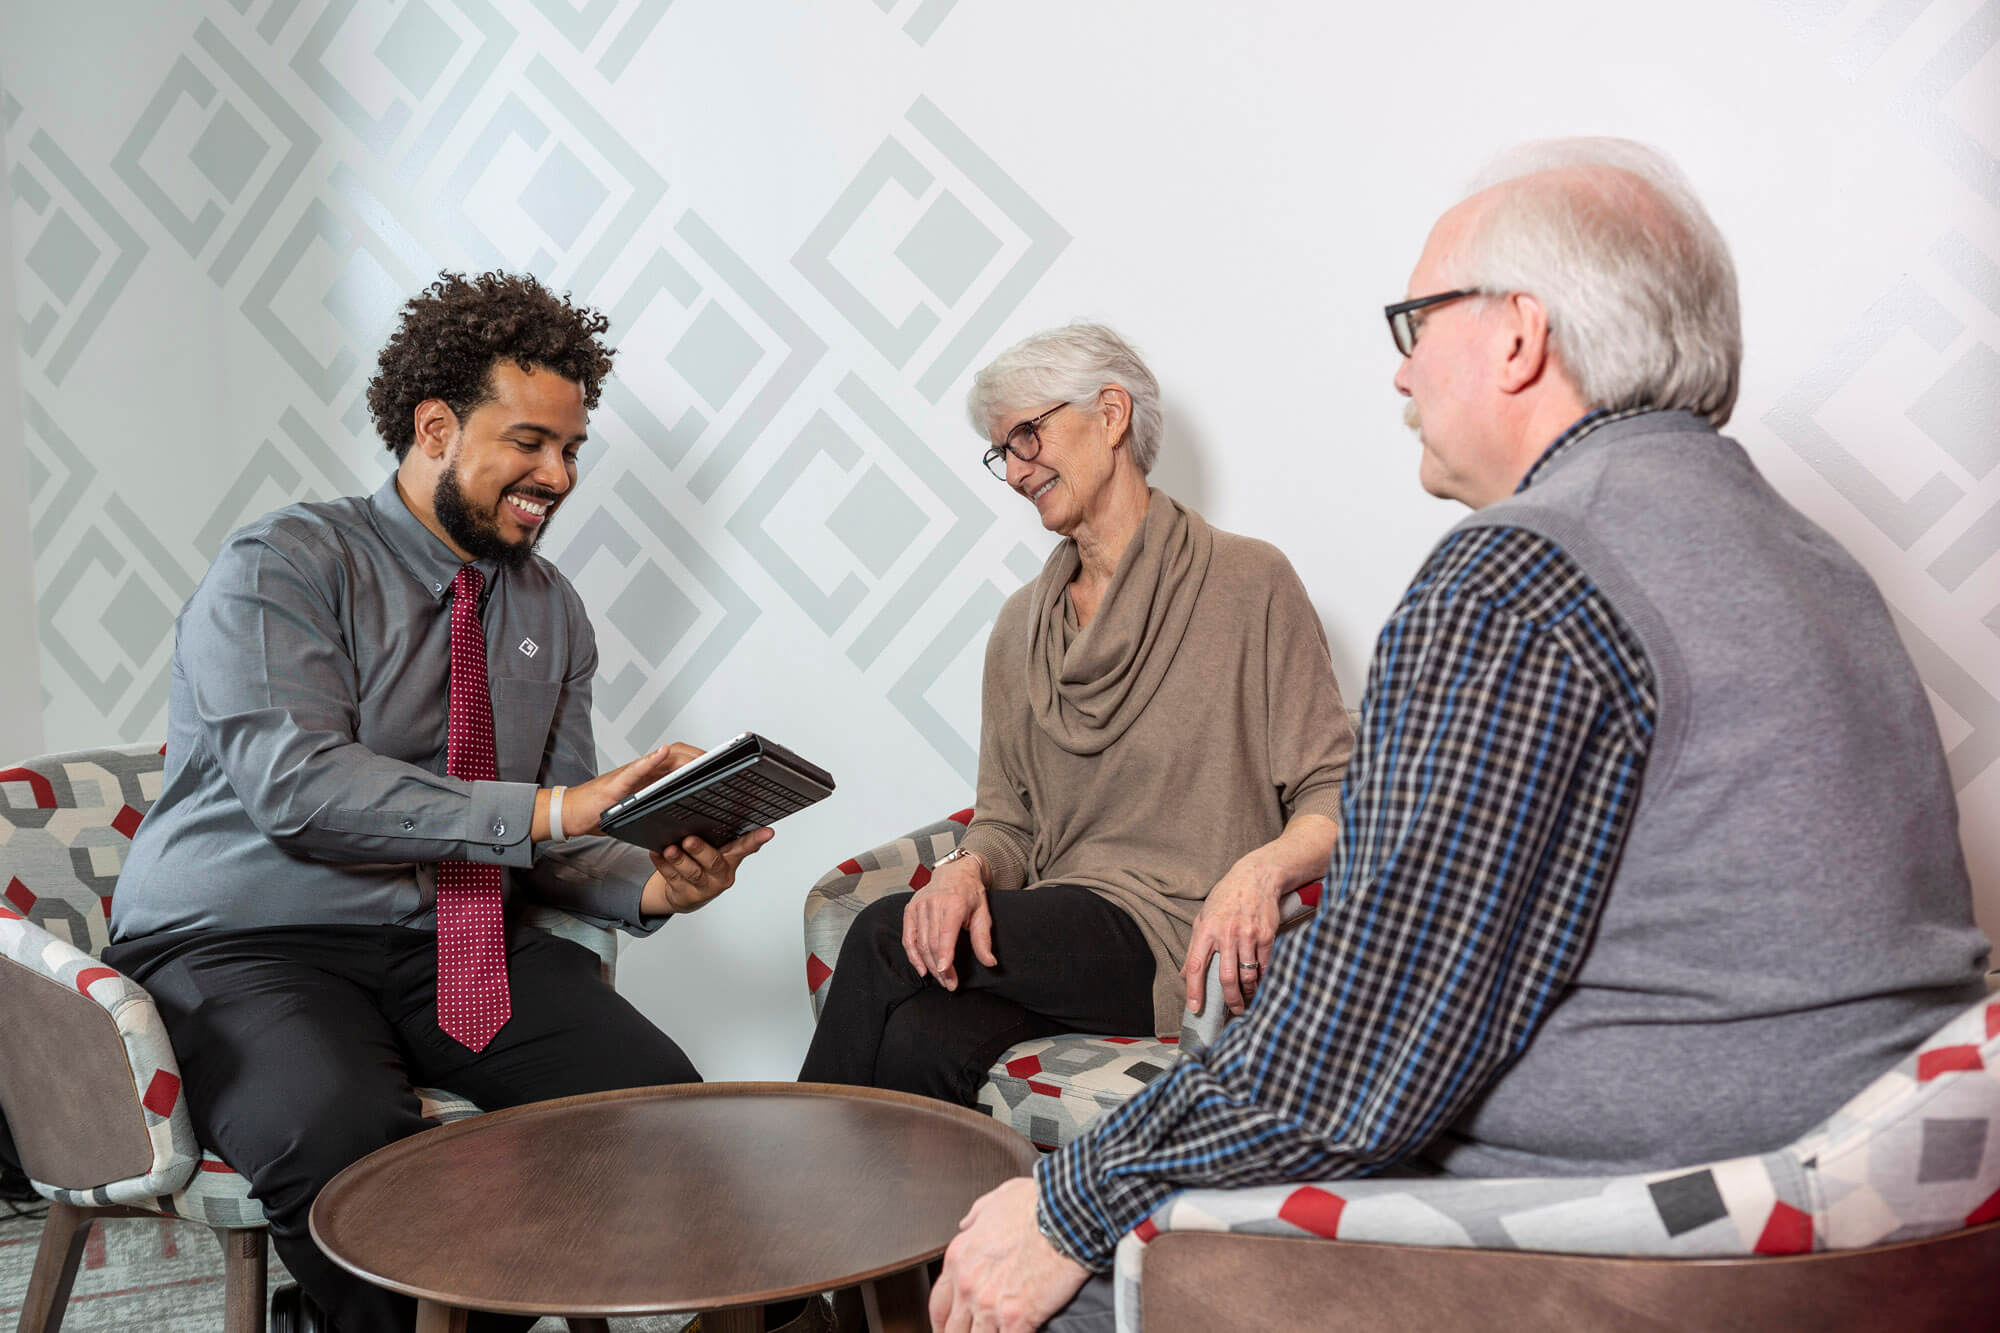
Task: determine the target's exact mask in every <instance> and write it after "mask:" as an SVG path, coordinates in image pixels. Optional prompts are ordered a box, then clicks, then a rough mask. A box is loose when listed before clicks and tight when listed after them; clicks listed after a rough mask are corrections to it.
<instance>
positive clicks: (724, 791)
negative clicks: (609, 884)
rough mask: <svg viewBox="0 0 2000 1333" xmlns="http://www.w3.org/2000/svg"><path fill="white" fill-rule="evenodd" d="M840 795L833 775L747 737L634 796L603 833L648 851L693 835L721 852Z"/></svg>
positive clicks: (607, 817) (611, 813)
mask: <svg viewBox="0 0 2000 1333" xmlns="http://www.w3.org/2000/svg"><path fill="white" fill-rule="evenodd" d="M832 792H833V775H832V774H831V773H829V772H827V771H826V770H825V769H823V768H821V767H820V766H819V765H817V764H811V763H807V762H806V761H805V760H803V759H801V758H799V757H798V756H797V755H795V754H793V753H792V752H791V751H790V750H787V749H786V748H785V747H784V746H782V745H779V744H778V743H777V742H776V741H768V740H765V739H764V738H763V737H762V736H759V735H758V734H757V733H756V732H754V731H746V732H744V733H743V734H742V735H740V736H737V737H735V738H734V739H732V740H729V741H727V742H725V743H723V744H721V745H718V746H716V747H715V748H714V749H713V750H710V751H709V752H708V753H707V754H704V755H703V756H702V757H701V758H699V759H695V760H692V761H690V762H688V763H685V764H682V765H681V766H680V767H679V768H677V769H675V770H674V771H673V772H671V773H669V774H667V775H666V776H665V777H663V778H660V779H659V780H657V781H656V782H654V783H652V784H651V785H650V786H646V787H642V788H640V789H639V790H638V791H635V792H633V793H632V794H631V795H630V796H627V797H626V798H625V799H624V800H622V801H620V802H618V803H617V804H616V805H614V806H612V807H611V808H610V809H609V810H606V811H605V812H604V817H603V818H602V819H601V820H599V821H598V827H599V828H601V829H602V830H603V831H604V832H606V833H608V834H610V835H611V836H612V837H614V838H622V839H624V840H625V841H626V842H629V843H632V844H634V845H636V846H639V847H644V848H646V849H647V850H648V851H659V850H660V849H661V848H663V847H665V846H667V845H668V844H670V843H678V842H679V841H680V840H681V839H682V838H685V837H687V836H688V835H689V834H693V835H694V836H695V837H697V838H700V839H701V840H702V841H703V842H706V843H707V844H708V845H709V846H711V847H720V846H722V845H723V844H724V843H728V842H733V841H734V840H735V839H737V838H740V837H742V836H743V835H744V834H746V833H748V832H749V831H750V830H752V829H756V828H763V827H764V826H765V825H767V824H775V823H777V822H778V821H779V820H781V819H783V818H784V817H785V816H786V815H789V814H792V813H794V812H796V811H799V810H803V809H805V808H806V807H807V806H809V805H811V804H812V803H813V802H815V801H819V800H824V799H825V798H826V797H827V796H829V795H831V794H832Z"/></svg>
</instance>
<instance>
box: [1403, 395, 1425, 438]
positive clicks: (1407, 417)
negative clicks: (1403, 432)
mask: <svg viewBox="0 0 2000 1333" xmlns="http://www.w3.org/2000/svg"><path fill="white" fill-rule="evenodd" d="M1403 424H1404V425H1405V426H1408V427H1409V428H1410V429H1411V430H1415V431H1421V430H1422V429H1423V428H1424V421H1423V417H1422V415H1421V414H1420V413H1418V411H1417V400H1416V399H1414V398H1405V399H1404V400H1403Z"/></svg>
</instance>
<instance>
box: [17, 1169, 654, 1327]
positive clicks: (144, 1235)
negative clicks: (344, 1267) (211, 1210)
mask: <svg viewBox="0 0 2000 1333" xmlns="http://www.w3.org/2000/svg"><path fill="white" fill-rule="evenodd" d="M37 1211H39V1210H37ZM41 1232H42V1224H41V1221H40V1219H39V1217H36V1218H32V1219H31V1218H26V1217H16V1216H12V1215H10V1213H9V1212H8V1208H7V1205H6V1204H5V1203H4V1202H0V1329H7V1328H12V1327H13V1326H14V1324H15V1322H16V1321H17V1320H18V1319H19V1318H20V1315H21V1300H22V1297H23V1296H25V1295H26V1293H27V1290H28V1274H29V1272H30V1270H32V1269H33V1268H34V1265H35V1247H36V1244H37V1243H38V1242H39V1241H40V1239H41ZM290 1280H291V1279H290V1278H288V1277H287V1276H286V1275H285V1270H284V1266H283V1265H281V1264H280V1263H279V1262H278V1261H277V1257H276V1256H275V1255H274V1256H272V1259H271V1285H272V1286H273V1287H276V1286H278V1285H279V1284H280V1283H283V1282H288V1281H290ZM686 1323H687V1320H686V1318H685V1317H683V1316H678V1315H657V1316H653V1317H651V1318H646V1319H614V1320H612V1321H611V1327H612V1329H613V1330H614V1331H615V1333H674V1331H675V1330H678V1329H680V1328H681V1327H682V1326H683V1325H684V1324H686ZM221 1327H222V1250H221V1248H220V1247H219V1246H218V1245H217V1244H216V1243H215V1240H214V1237H213V1233H212V1232H210V1231H209V1230H208V1228H206V1227H201V1226H196V1225H194V1224H193V1223H189V1222H175V1221H170V1220H167V1219H165V1218H161V1219H159V1220H157V1221H156V1220H154V1219H151V1218H126V1219H120V1220H117V1221H111V1222H100V1223H98V1224H97V1225H96V1226H94V1227H92V1228H91V1229H90V1240H89V1241H88V1242H87V1243H86V1245H85V1246H84V1251H83V1263H82V1264H81V1266H79V1268H78V1269H77V1274H76V1286H75V1287H74V1288H73V1289H72V1290H71V1292H70V1298H69V1307H68V1311H67V1313H66V1314H65V1316H64V1318H63V1333H113V1331H114V1330H115V1331H116V1333H126V1331H127V1330H132V1329H145V1330H147V1333H215V1331H216V1330H218V1329H220V1328H221ZM562 1327H563V1324H562V1321H561V1320H558V1319H544V1320H542V1321H541V1322H540V1323H538V1324H536V1325H535V1333H560V1330H561V1329H562Z"/></svg>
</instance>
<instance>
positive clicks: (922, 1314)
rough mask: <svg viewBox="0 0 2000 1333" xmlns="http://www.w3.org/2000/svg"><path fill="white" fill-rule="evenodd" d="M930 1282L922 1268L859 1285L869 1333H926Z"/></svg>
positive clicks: (929, 1323) (928, 1322) (928, 1318)
mask: <svg viewBox="0 0 2000 1333" xmlns="http://www.w3.org/2000/svg"><path fill="white" fill-rule="evenodd" d="M930 1300H931V1279H930V1274H929V1273H928V1272H927V1271H926V1270H925V1268H924V1265H922V1264H918V1265H917V1266H916V1267H915V1268H911V1269H906V1270H904V1271H903V1272H901V1273H891V1274H890V1275H889V1276H888V1277H882V1278H876V1279H875V1280H874V1281H873V1282H864V1283H862V1284H861V1303H862V1305H863V1307H864V1308H866V1309H867V1311H868V1330H869V1333H928V1330H929V1328H930V1326H931V1315H930Z"/></svg>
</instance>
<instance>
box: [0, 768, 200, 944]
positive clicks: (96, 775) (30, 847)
mask: <svg viewBox="0 0 2000 1333" xmlns="http://www.w3.org/2000/svg"><path fill="white" fill-rule="evenodd" d="M162 753H163V752H162V747H160V746H158V745H129V746H116V747H111V748H107V749H102V750H78V751H73V752H71V753H69V754H52V755H45V756H43V757H42V758H39V759H30V760H28V761H27V762H26V763H22V764H18V765H16V766H14V767H12V768H6V769H0V900H4V902H5V905H6V906H8V907H10V908H11V909H12V910H14V911H15V912H18V913H19V914H20V915H21V916H22V917H23V918H24V919H26V920H27V921H29V922H30V923H32V924H34V925H37V926H40V927H41V928H42V929H43V930H45V931H47V932H48V933H49V934H51V935H53V936H55V937H56V938H57V939H59V940H61V941H62V942H64V943H65V944H68V945H70V946H72V947H74V948H76V949H80V950H82V951H83V952H84V953H87V954H89V955H90V956H91V957H93V958H94V957H96V956H97V955H98V954H101V953H102V952H104V947H105V946H106V945H107V944H109V943H110V942H111V928H110V918H111V887H112V885H114V884H116V883H117V882H118V872H119V871H120V870H122V869H123V868H124V866H125V858H126V855H127V854H128V853H129V852H130V851H131V849H132V835H133V833H135V832H137V830H138V828H139V821H140V820H142V819H144V818H145V817H146V812H147V811H148V810H150V809H152V808H153V802H154V801H155V800H157V799H159V795H160V782H161V777H162V771H163V770H164V768H165V767H166V760H165V759H164V758H163V757H162Z"/></svg>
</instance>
